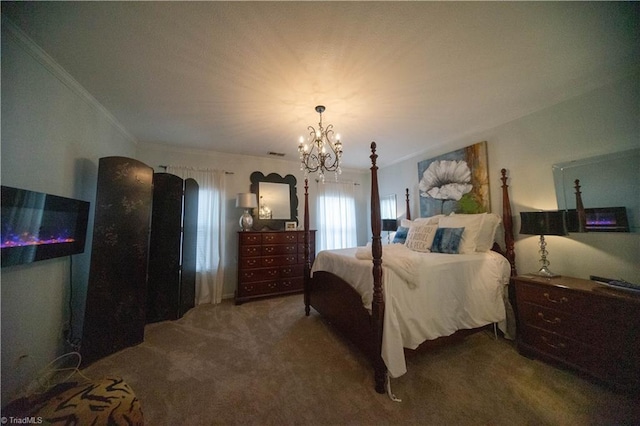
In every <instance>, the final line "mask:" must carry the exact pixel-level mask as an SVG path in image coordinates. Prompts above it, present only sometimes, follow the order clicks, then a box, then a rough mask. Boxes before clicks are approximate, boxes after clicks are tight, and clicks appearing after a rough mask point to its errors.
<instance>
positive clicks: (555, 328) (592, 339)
mask: <svg viewBox="0 0 640 426" xmlns="http://www.w3.org/2000/svg"><path fill="white" fill-rule="evenodd" d="M518 308H519V309H520V314H521V319H522V321H523V322H524V324H525V325H528V326H533V327H536V328H539V329H543V330H546V331H550V332H553V333H556V334H559V335H562V336H565V337H570V338H572V339H575V340H577V341H579V342H583V343H587V344H589V345H591V346H598V347H603V348H604V347H608V348H609V349H611V350H618V349H621V348H623V347H624V346H625V344H626V343H627V342H625V341H624V338H623V336H624V334H623V333H619V332H618V331H619V330H611V329H610V327H607V323H606V322H602V321H598V320H597V319H592V318H585V317H580V316H575V315H572V314H570V313H567V312H564V311H559V310H555V309H550V308H546V307H543V306H539V305H534V304H531V303H528V302H523V303H522V304H520V305H519V306H518Z"/></svg>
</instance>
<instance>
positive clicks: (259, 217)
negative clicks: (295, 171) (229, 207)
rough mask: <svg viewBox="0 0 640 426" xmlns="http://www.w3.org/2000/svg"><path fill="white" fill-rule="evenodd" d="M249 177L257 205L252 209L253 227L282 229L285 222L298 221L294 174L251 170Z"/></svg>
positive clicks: (257, 228)
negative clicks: (282, 174) (267, 173)
mask: <svg viewBox="0 0 640 426" xmlns="http://www.w3.org/2000/svg"><path fill="white" fill-rule="evenodd" d="M250 179H251V192H253V193H254V194H256V196H257V198H258V207H257V208H256V209H254V210H253V227H254V229H256V230H262V229H271V230H283V229H284V223H285V222H297V221H298V196H297V192H296V183H297V180H296V178H295V176H293V175H286V176H285V177H282V176H280V175H279V174H277V173H270V174H269V175H267V176H265V175H264V174H262V172H253V173H251V177H250Z"/></svg>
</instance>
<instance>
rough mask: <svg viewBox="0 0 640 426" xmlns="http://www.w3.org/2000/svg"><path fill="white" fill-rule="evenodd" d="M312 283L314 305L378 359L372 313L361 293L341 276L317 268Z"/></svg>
mask: <svg viewBox="0 0 640 426" xmlns="http://www.w3.org/2000/svg"><path fill="white" fill-rule="evenodd" d="M309 285H310V292H311V294H313V297H312V298H311V300H310V302H311V306H312V307H313V308H314V309H315V310H316V311H318V312H319V313H320V315H322V317H323V319H324V320H326V321H327V322H328V323H330V324H331V325H332V326H333V327H334V328H336V329H337V330H338V331H339V332H340V333H342V334H343V335H344V336H345V337H346V338H347V339H349V340H351V341H352V342H353V343H354V344H355V345H356V346H357V347H358V348H359V349H360V350H361V351H362V352H363V353H364V354H365V355H366V356H367V358H369V359H370V360H371V361H372V362H375V360H376V358H377V357H376V353H375V344H374V338H373V337H374V334H373V328H372V326H371V314H370V313H369V311H367V309H365V308H364V306H362V297H361V296H360V294H358V292H357V291H356V290H355V289H354V288H353V287H351V285H349V284H348V283H346V282H345V281H344V280H342V279H341V278H340V277H338V276H336V275H334V274H332V273H330V272H325V271H317V272H315V273H314V274H313V278H311V280H310V283H309ZM378 356H379V354H378Z"/></svg>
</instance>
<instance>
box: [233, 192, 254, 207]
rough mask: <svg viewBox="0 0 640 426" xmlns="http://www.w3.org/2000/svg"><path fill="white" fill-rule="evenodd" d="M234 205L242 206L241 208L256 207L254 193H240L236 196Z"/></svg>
mask: <svg viewBox="0 0 640 426" xmlns="http://www.w3.org/2000/svg"><path fill="white" fill-rule="evenodd" d="M236 207H242V208H243V209H252V208H255V207H258V199H257V198H256V194H253V193H251V192H247V193H240V194H238V195H237V196H236Z"/></svg>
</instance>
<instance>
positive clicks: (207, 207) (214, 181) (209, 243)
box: [167, 166, 226, 305]
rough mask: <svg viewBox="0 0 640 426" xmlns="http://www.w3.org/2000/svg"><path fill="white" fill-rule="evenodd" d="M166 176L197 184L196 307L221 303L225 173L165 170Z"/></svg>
mask: <svg viewBox="0 0 640 426" xmlns="http://www.w3.org/2000/svg"><path fill="white" fill-rule="evenodd" d="M167 173H171V174H174V175H176V176H180V177H181V178H183V179H187V178H192V179H195V181H196V182H198V185H199V188H200V189H199V191H198V242H197V244H196V246H197V258H196V305H200V304H203V303H220V302H221V301H222V289H223V280H224V256H225V252H224V235H225V234H224V232H225V230H224V223H225V219H224V218H225V199H226V195H225V172H224V171H222V170H202V169H193V168H189V167H182V166H167Z"/></svg>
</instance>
